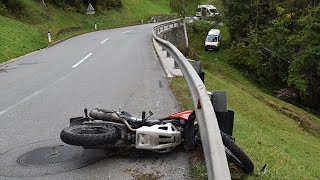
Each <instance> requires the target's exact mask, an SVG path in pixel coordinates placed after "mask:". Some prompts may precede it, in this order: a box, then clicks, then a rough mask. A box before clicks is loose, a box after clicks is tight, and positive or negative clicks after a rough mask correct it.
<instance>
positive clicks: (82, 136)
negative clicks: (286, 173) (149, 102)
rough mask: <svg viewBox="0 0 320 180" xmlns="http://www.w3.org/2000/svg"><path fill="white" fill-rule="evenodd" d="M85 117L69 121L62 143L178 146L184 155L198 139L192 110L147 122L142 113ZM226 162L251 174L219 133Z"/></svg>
mask: <svg viewBox="0 0 320 180" xmlns="http://www.w3.org/2000/svg"><path fill="white" fill-rule="evenodd" d="M84 113H85V116H84V117H75V118H71V119H70V126H68V127H66V128H64V129H63V130H62V131H61V133H60V138H61V140H62V141H63V142H65V143H67V144H70V145H76V146H83V147H84V148H86V149H97V148H104V149H108V148H129V147H135V148H137V149H144V150H151V151H154V152H157V153H166V152H170V151H171V150H173V149H174V148H175V147H176V146H178V145H179V144H181V143H182V144H183V146H184V148H185V150H186V151H187V152H189V151H191V150H193V149H194V147H195V144H196V141H198V142H199V140H201V138H200V133H199V130H198V129H199V128H198V124H197V123H196V121H195V119H196V117H195V112H194V111H183V112H178V113H173V114H169V115H167V116H166V117H164V118H160V119H150V117H151V116H152V115H153V113H152V112H151V111H149V116H148V117H146V113H145V112H142V117H141V118H136V117H134V116H132V115H131V114H130V113H128V112H126V111H120V110H119V111H118V112H117V111H113V110H106V109H98V108H96V109H93V110H92V111H90V113H89V114H88V111H87V109H84ZM221 136H222V140H223V143H224V145H225V152H226V155H227V157H228V159H231V161H232V162H234V163H236V164H237V165H238V166H239V167H241V168H242V169H243V170H244V171H245V172H247V173H251V172H252V171H253V168H254V166H253V163H252V161H251V160H250V159H249V158H248V156H247V155H246V154H245V153H244V152H243V151H242V150H241V149H240V148H239V147H238V146H237V145H236V144H235V143H234V139H233V138H232V137H231V136H229V135H227V134H226V133H224V132H222V131H221Z"/></svg>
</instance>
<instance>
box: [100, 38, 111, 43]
mask: <svg viewBox="0 0 320 180" xmlns="http://www.w3.org/2000/svg"><path fill="white" fill-rule="evenodd" d="M109 40H110V38H107V39H105V40H103V41H102V42H101V43H100V44H103V43H105V42H106V41H109Z"/></svg>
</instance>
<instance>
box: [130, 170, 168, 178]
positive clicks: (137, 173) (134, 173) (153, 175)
mask: <svg viewBox="0 0 320 180" xmlns="http://www.w3.org/2000/svg"><path fill="white" fill-rule="evenodd" d="M125 171H127V172H129V173H130V174H131V176H132V177H133V179H134V180H159V179H161V177H163V175H161V174H160V172H159V171H155V172H154V173H145V172H140V171H138V170H131V169H127V170H125Z"/></svg>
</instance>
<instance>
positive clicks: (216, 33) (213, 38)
mask: <svg viewBox="0 0 320 180" xmlns="http://www.w3.org/2000/svg"><path fill="white" fill-rule="evenodd" d="M221 41H222V37H221V34H220V30H219V29H211V30H210V31H209V32H208V35H207V37H206V40H205V42H204V48H205V50H206V51H208V50H218V49H219V47H220V45H221Z"/></svg>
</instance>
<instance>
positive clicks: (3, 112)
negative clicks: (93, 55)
mask: <svg viewBox="0 0 320 180" xmlns="http://www.w3.org/2000/svg"><path fill="white" fill-rule="evenodd" d="M72 73H73V72H72V71H71V72H69V73H68V74H66V75H65V76H63V77H61V78H60V79H58V80H56V81H54V82H53V83H51V84H49V85H48V86H46V87H44V88H42V89H41V90H39V91H37V92H35V93H33V94H31V95H30V96H28V97H26V98H24V99H23V100H21V101H19V102H18V103H16V104H14V105H12V106H10V107H8V108H7V109H5V110H3V111H0V116H1V115H3V114H5V113H6V112H7V111H9V110H10V109H12V108H14V107H16V106H18V105H19V104H21V103H24V102H26V101H28V100H30V99H31V98H33V97H35V96H36V95H38V94H40V93H42V92H43V91H45V90H46V89H47V88H50V87H51V86H53V85H55V84H57V83H59V82H60V81H63V80H65V79H66V78H67V77H68V76H70V75H71V74H72Z"/></svg>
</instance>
